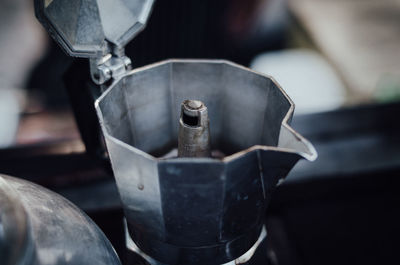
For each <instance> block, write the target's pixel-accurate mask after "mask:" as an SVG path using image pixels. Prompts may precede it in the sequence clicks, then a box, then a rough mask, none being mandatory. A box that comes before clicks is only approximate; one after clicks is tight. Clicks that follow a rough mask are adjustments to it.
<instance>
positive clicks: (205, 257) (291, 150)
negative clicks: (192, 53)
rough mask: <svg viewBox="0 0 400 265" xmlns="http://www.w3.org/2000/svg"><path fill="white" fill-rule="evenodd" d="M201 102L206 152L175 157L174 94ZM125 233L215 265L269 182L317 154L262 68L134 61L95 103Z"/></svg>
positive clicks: (239, 245) (261, 202) (253, 232)
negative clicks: (208, 153) (205, 113)
mask: <svg viewBox="0 0 400 265" xmlns="http://www.w3.org/2000/svg"><path fill="white" fill-rule="evenodd" d="M186 99H196V100H199V101H201V102H204V104H205V105H206V106H207V111H208V116H209V120H210V136H211V137H210V139H211V153H212V154H213V157H211V158H207V157H206V158H204V157H196V158H193V157H177V156H176V155H175V153H174V152H173V151H172V152H171V150H174V148H176V147H177V140H178V134H179V133H178V131H179V121H180V112H181V103H182V102H183V101H184V100H186ZM96 109H97V112H98V116H99V120H100V122H101V124H102V128H103V133H104V136H105V140H106V144H107V148H108V152H109V155H110V159H111V162H112V166H113V171H114V174H115V178H116V181H117V185H118V188H119V192H120V196H121V199H122V202H123V205H124V210H125V215H126V218H127V222H128V227H129V232H130V235H131V237H132V239H133V240H134V241H135V243H136V244H137V245H138V247H139V248H140V249H141V250H142V251H144V252H145V253H146V254H148V255H150V256H151V257H153V258H155V259H157V260H159V261H161V262H163V263H167V264H209V263H210V262H211V263H213V264H218V263H220V264H222V263H226V262H228V261H231V260H234V259H235V258H237V257H239V256H241V255H242V254H243V253H245V252H246V251H247V250H248V249H250V248H251V247H252V246H253V244H254V243H255V242H256V240H257V238H258V237H259V234H260V231H261V228H262V224H263V219H264V215H265V210H266V205H267V203H268V200H269V198H270V196H271V193H272V191H273V189H274V188H275V186H276V184H277V183H278V181H279V180H280V179H283V178H284V177H285V176H286V175H287V174H288V172H289V171H290V169H291V168H292V167H293V166H294V165H295V163H296V162H297V161H298V160H299V159H301V158H305V159H308V160H310V161H312V160H314V159H316V157H317V153H316V151H315V149H314V147H313V146H312V145H311V144H310V143H309V142H308V141H307V140H305V139H304V138H303V137H302V136H301V135H299V134H298V133H296V132H295V131H294V130H293V129H292V128H290V126H289V121H290V119H291V117H292V114H293V110H294V105H293V103H292V101H291V100H290V99H289V98H288V96H287V95H286V94H285V93H284V91H283V90H282V89H281V88H280V87H279V85H278V84H277V83H276V82H275V81H274V80H273V79H272V78H270V77H268V76H265V75H261V74H258V73H256V72H254V71H251V70H249V69H247V68H244V67H241V66H239V65H236V64H233V63H230V62H227V61H210V60H170V61H165V62H161V63H158V64H154V65H150V66H147V67H144V68H141V69H137V70H134V71H132V72H131V73H129V74H128V75H127V76H125V77H123V78H122V79H121V80H119V81H117V82H115V83H114V84H113V85H112V86H111V87H110V88H109V89H108V90H107V91H106V92H105V93H104V94H103V95H102V96H101V97H100V98H99V99H98V101H97V102H96Z"/></svg>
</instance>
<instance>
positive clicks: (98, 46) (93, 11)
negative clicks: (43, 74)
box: [35, 0, 154, 57]
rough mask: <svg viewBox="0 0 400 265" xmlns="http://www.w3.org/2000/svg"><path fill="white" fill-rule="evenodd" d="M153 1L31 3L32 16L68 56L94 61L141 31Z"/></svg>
mask: <svg viewBox="0 0 400 265" xmlns="http://www.w3.org/2000/svg"><path fill="white" fill-rule="evenodd" d="M153 3H154V0H35V13H36V16H37V18H38V19H39V21H40V22H41V23H42V24H43V26H44V27H45V28H46V30H47V31H48V32H49V33H50V34H51V36H52V37H53V38H54V39H55V40H56V41H57V42H58V43H59V44H60V45H61V47H62V48H63V49H64V50H65V51H66V52H67V53H68V54H69V55H70V56H77V57H98V56H101V55H104V54H106V53H108V52H110V51H109V48H110V47H109V46H108V45H107V42H109V43H112V44H113V45H115V46H117V47H124V46H125V45H126V44H127V43H128V42H129V41H131V40H132V38H134V37H135V36H136V35H137V34H138V33H139V32H140V31H142V30H143V28H144V26H145V24H146V22H147V19H148V17H149V15H150V12H151V9H152V6H153Z"/></svg>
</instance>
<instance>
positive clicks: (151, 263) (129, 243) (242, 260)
mask: <svg viewBox="0 0 400 265" xmlns="http://www.w3.org/2000/svg"><path fill="white" fill-rule="evenodd" d="M124 226H125V240H126V247H127V249H128V250H130V251H132V252H133V253H134V254H136V255H137V256H139V257H140V258H141V259H142V261H144V262H146V263H147V265H169V264H166V263H162V262H159V261H157V260H155V259H154V258H152V257H151V256H149V255H147V254H146V253H145V252H143V251H142V250H141V249H140V248H139V247H138V246H137V244H136V243H135V242H134V241H133V240H132V238H131V236H130V234H129V232H128V226H127V223H126V220H124ZM266 237H267V230H266V228H265V226H263V227H262V230H261V232H260V233H259V236H258V239H257V241H256V242H255V243H254V245H253V246H252V247H251V248H250V249H249V250H248V251H247V252H246V253H244V254H243V255H242V256H240V257H238V258H236V259H234V260H232V261H229V262H227V263H223V264H221V265H236V264H248V262H249V261H250V260H251V258H252V257H253V255H254V254H255V253H256V251H257V249H258V247H259V246H260V244H261V242H263V241H264V240H265V239H266Z"/></svg>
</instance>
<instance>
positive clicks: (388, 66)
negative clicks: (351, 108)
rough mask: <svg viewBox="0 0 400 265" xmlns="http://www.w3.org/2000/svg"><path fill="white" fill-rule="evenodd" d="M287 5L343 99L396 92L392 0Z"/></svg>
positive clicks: (398, 42) (396, 13)
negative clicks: (333, 72)
mask: <svg viewBox="0 0 400 265" xmlns="http://www.w3.org/2000/svg"><path fill="white" fill-rule="evenodd" d="M289 6H290V10H291V11H292V12H293V14H294V15H295V17H296V18H297V19H298V21H299V22H300V24H301V25H302V26H303V29H304V30H305V31H306V33H307V34H308V36H309V38H310V40H311V41H312V43H313V44H314V45H315V47H316V49H317V50H319V51H320V52H321V53H322V54H323V55H324V56H326V58H327V59H328V61H330V62H331V63H332V64H333V66H334V67H335V69H337V71H338V73H339V75H340V77H341V78H342V79H343V81H344V82H345V84H346V85H347V87H348V89H349V98H348V101H349V103H352V104H355V103H357V102H365V101H373V100H375V99H376V98H377V97H378V98H379V99H382V96H381V95H382V93H384V94H386V95H387V94H388V93H387V91H388V90H391V91H394V90H396V91H400V35H399V27H400V2H399V1H398V0H364V1H357V0H323V1H321V0H291V1H289ZM381 90H384V91H386V92H382V91H381ZM390 93H392V94H393V93H394V92H390ZM397 93H398V92H397ZM387 99H388V98H387Z"/></svg>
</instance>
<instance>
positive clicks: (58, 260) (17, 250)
mask: <svg viewBox="0 0 400 265" xmlns="http://www.w3.org/2000/svg"><path fill="white" fill-rule="evenodd" d="M0 230H1V231H0V263H1V264H2V265H16V264H18V265H25V264H26V265H27V264H32V265H61V264H71V265H78V264H79V265H92V264H100V265H119V264H120V261H119V259H118V256H117V254H116V252H115V251H114V249H113V247H112V246H111V244H110V242H109V241H108V239H107V238H106V237H105V235H104V234H103V232H102V231H101V230H100V229H99V228H98V227H97V226H96V224H95V223H93V222H92V221H91V220H90V218H89V217H87V216H86V215H85V214H84V213H83V212H82V211H81V210H79V209H78V208H77V207H76V206H74V205H73V204H72V203H70V202H69V201H67V200H66V199H64V198H62V197H61V196H59V195H57V194H55V193H53V192H51V191H49V190H47V189H45V188H43V187H40V186H38V185H35V184H33V183H30V182H28V181H24V180H21V179H17V178H12V177H8V176H3V175H0Z"/></svg>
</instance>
